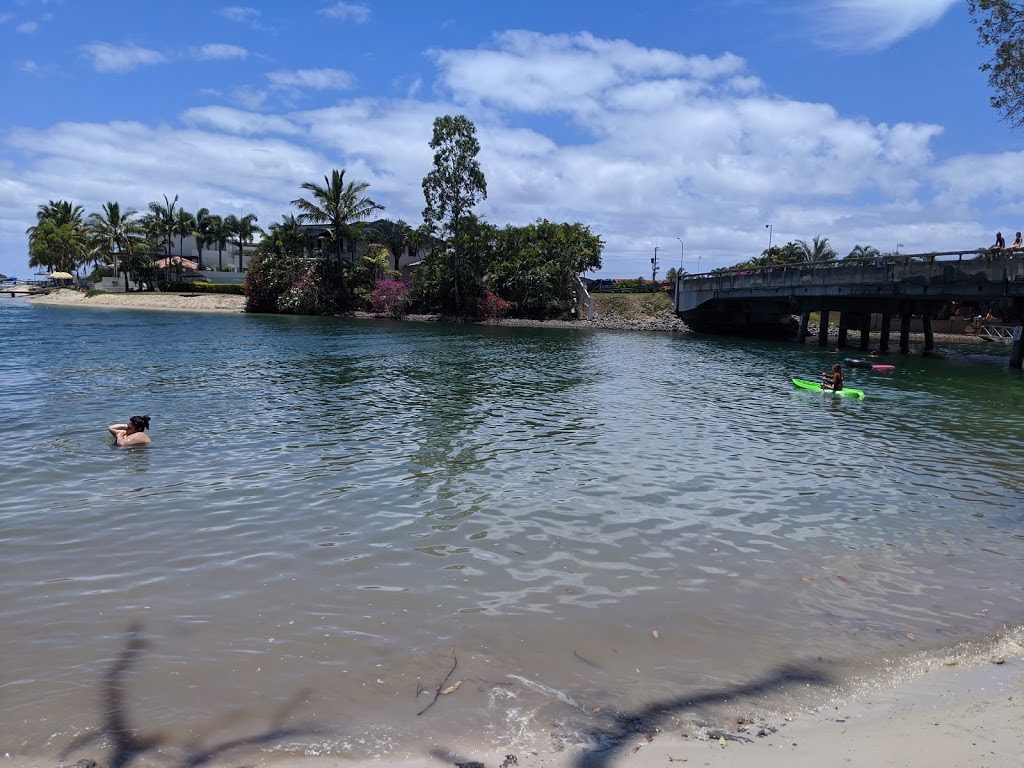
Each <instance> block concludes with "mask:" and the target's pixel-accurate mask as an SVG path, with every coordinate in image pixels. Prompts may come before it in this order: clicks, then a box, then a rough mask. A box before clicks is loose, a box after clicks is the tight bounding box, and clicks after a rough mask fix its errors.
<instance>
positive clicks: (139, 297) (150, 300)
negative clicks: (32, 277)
mask: <svg viewBox="0 0 1024 768" xmlns="http://www.w3.org/2000/svg"><path fill="white" fill-rule="evenodd" d="M26 300H27V301H29V302H31V303H32V304H74V305H77V306H83V307H119V308H121V309H160V310H174V311H179V312H244V311H245V297H244V296H234V295H231V294H225V293H202V294H182V293H150V292H140V293H104V294H97V295H94V296H89V297H86V295H85V292H84V291H74V290H69V289H60V290H56V291H51V292H50V293H48V294H45V295H42V296H31V297H29V298H28V299H26Z"/></svg>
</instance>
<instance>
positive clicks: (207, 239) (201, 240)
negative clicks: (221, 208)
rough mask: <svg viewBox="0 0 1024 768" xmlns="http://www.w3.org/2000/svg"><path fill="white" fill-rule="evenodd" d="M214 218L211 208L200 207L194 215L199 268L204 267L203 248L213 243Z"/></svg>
mask: <svg viewBox="0 0 1024 768" xmlns="http://www.w3.org/2000/svg"><path fill="white" fill-rule="evenodd" d="M212 218H213V217H212V216H210V209H209V208H200V209H199V210H198V211H196V212H195V215H194V216H193V217H192V220H193V221H194V222H195V226H194V227H193V228H192V236H193V237H194V238H195V240H196V263H197V264H198V265H199V269H202V268H203V248H205V247H206V246H207V245H210V244H211V243H213V237H212V236H211V235H210V225H211V224H212V223H213V222H212Z"/></svg>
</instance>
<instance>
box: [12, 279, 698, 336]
mask: <svg viewBox="0 0 1024 768" xmlns="http://www.w3.org/2000/svg"><path fill="white" fill-rule="evenodd" d="M26 301H30V302H31V303H33V304H73V305H75V306H82V307H108V308H109V307H118V308H122V309H154V310H167V311H182V312H244V311H245V297H244V296H236V295H231V294H218V293H214V294H208V293H204V294H182V293H151V292H148V291H144V292H136V293H104V294H93V295H91V296H89V295H87V294H86V293H85V292H84V291H75V290H70V289H58V290H55V291H50V292H49V293H47V294H45V295H40V296H33V297H31V298H27V299H26ZM596 305H597V308H596V311H595V315H594V319H593V320H592V321H588V320H545V321H540V320H524V319H520V318H503V319H500V320H487V321H483V324H484V325H501V326H511V327H515V326H522V327H530V328H600V329H606V330H621V331H661V332H669V333H680V332H685V331H687V330H688V328H687V327H686V323H684V322H683V321H682V320H680V319H679V318H678V317H676V316H675V315H674V314H673V312H672V305H671V302H670V301H669V300H668V297H667V296H664V295H660V296H659V295H654V296H651V295H637V296H606V297H600V298H599V299H598V300H597V302H596ZM350 316H351V317H355V318H359V319H376V318H379V315H374V314H373V313H370V312H354V313H352V314H351V315H350ZM403 319H404V320H405V321H407V322H443V321H445V320H446V319H447V318H444V317H442V316H440V315H407V316H406V317H405V318H403Z"/></svg>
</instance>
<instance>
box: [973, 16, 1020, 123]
mask: <svg viewBox="0 0 1024 768" xmlns="http://www.w3.org/2000/svg"><path fill="white" fill-rule="evenodd" d="M967 12H968V13H969V14H970V16H971V21H972V22H973V23H974V25H975V26H976V27H977V28H978V43H979V44H980V45H981V46H982V47H984V48H991V49H992V58H991V59H989V61H987V62H985V63H984V64H982V65H981V67H980V69H981V71H982V72H987V73H988V84H989V85H990V86H991V87H992V90H994V91H995V95H993V96H991V97H989V101H990V102H991V104H992V107H993V108H994V109H995V110H997V111H998V112H999V113H1000V114H1002V116H1003V119H1004V120H1006V121H1007V122H1009V123H1010V125H1011V126H1013V127H1014V128H1019V127H1020V126H1021V125H1022V124H1024V47H1022V46H1021V40H1022V39H1024V6H1022V5H1021V4H1020V3H1013V2H1010V0H967Z"/></svg>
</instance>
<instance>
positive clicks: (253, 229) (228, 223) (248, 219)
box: [224, 213, 262, 272]
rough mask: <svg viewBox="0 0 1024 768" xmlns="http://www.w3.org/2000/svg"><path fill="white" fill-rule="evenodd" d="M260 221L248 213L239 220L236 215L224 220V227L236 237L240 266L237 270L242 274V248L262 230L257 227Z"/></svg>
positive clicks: (254, 215)
mask: <svg viewBox="0 0 1024 768" xmlns="http://www.w3.org/2000/svg"><path fill="white" fill-rule="evenodd" d="M257 221H258V219H257V218H256V214H255V213H247V214H245V215H244V216H242V217H241V218H238V217H237V216H235V215H234V214H231V215H230V216H228V217H227V218H225V219H224V226H225V227H226V228H227V230H228V232H229V233H230V234H231V235H233V236H234V238H235V240H234V242H235V243H236V244H237V245H238V265H237V266H236V269H237V270H238V271H239V272H241V271H243V270H242V255H243V252H242V246H243V245H244V244H245V243H251V242H252V241H253V240H254V239H255V238H256V235H257V234H258V233H259V232H261V231H262V230H261V229H260V228H259V227H257V226H255V224H256V222H257Z"/></svg>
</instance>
